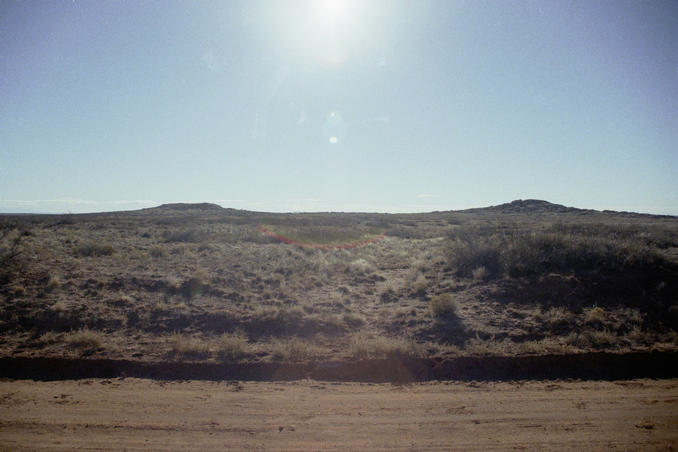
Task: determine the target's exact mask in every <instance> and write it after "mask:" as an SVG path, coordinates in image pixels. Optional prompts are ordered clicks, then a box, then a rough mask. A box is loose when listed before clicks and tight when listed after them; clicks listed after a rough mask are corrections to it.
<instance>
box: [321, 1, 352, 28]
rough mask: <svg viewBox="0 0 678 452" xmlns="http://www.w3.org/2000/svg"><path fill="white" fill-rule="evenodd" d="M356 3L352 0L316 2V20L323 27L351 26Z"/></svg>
mask: <svg viewBox="0 0 678 452" xmlns="http://www.w3.org/2000/svg"><path fill="white" fill-rule="evenodd" d="M354 6H355V3H354V2H352V1H351V0H315V1H314V2H313V7H314V10H315V11H314V13H315V14H314V16H315V19H316V20H317V21H318V22H319V24H321V25H325V26H330V27H332V28H344V27H346V26H348V25H349V23H350V21H351V16H352V15H353V14H352V13H353V11H352V10H353V9H354Z"/></svg>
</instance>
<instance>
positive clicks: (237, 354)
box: [217, 334, 249, 361]
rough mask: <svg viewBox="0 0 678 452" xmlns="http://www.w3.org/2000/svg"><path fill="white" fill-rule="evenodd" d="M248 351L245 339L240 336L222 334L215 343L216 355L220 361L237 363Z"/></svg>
mask: <svg viewBox="0 0 678 452" xmlns="http://www.w3.org/2000/svg"><path fill="white" fill-rule="evenodd" d="M248 349H249V344H248V342H247V338H246V337H245V336H242V335H240V334H223V335H222V336H221V337H219V340H218V342H217V355H218V356H219V358H220V359H221V360H222V361H238V360H240V359H242V358H243V357H244V356H245V355H246V354H247V351H248Z"/></svg>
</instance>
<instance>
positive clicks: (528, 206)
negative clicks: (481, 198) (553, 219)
mask: <svg viewBox="0 0 678 452" xmlns="http://www.w3.org/2000/svg"><path fill="white" fill-rule="evenodd" d="M484 210H490V211H495V212H501V213H542V212H549V213H569V212H581V211H582V210H583V209H578V208H576V207H566V206H564V205H562V204H554V203H552V202H548V201H544V200H541V199H517V200H515V201H511V202H507V203H504V204H499V205H498V206H492V207H487V208H486V209H484Z"/></svg>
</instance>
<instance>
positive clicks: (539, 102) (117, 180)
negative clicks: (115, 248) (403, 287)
mask: <svg viewBox="0 0 678 452" xmlns="http://www.w3.org/2000/svg"><path fill="white" fill-rule="evenodd" d="M519 198H522V199H525V198H539V199H546V200H548V201H551V202H556V203H560V204H565V205H570V206H576V207H582V208H594V209H615V210H633V211H641V212H651V213H669V214H678V2H676V1H673V0H671V1H640V0H632V1H624V0H614V1H600V0H596V1H589V0H581V1H547V0H543V1H510V2H509V1H478V0H473V1H452V0H444V1H422V0H417V1H396V0H393V1H388V0H380V1H364V0H363V1H360V0H354V1H351V0H344V1H342V0H326V1H322V0H318V1H303V0H298V1H275V0H270V1H269V0H267V1H253V0H247V1H235V0H234V1H222V2H206V1H200V2H193V1H181V2H179V1H165V0H163V1H157V2H156V1H132V0H125V1H80V0H75V1H71V0H68V1H61V0H49V1H13V0H0V211H1V212H68V211H70V212H87V211H104V210H124V209H136V208H141V207H148V206H152V205H157V204H159V203H164V202H194V201H210V202H216V203H219V204H220V205H222V206H224V207H234V208H244V209H251V210H266V211H328V210H334V211H338V210H343V211H382V212H383V211H387V212H414V211H430V210H448V209H460V208H466V207H482V206H487V205H494V204H500V203H503V202H508V201H511V200H513V199H519Z"/></svg>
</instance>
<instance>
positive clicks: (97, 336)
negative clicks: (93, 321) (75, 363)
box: [64, 328, 104, 349]
mask: <svg viewBox="0 0 678 452" xmlns="http://www.w3.org/2000/svg"><path fill="white" fill-rule="evenodd" d="M64 341H65V342H66V343H68V344H69V345H70V346H71V347H74V348H88V349H99V348H101V347H102V345H103V343H104V333H102V332H101V331H95V330H90V329H89V328H82V329H80V330H77V331H71V332H69V333H66V334H65V335H64Z"/></svg>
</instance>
